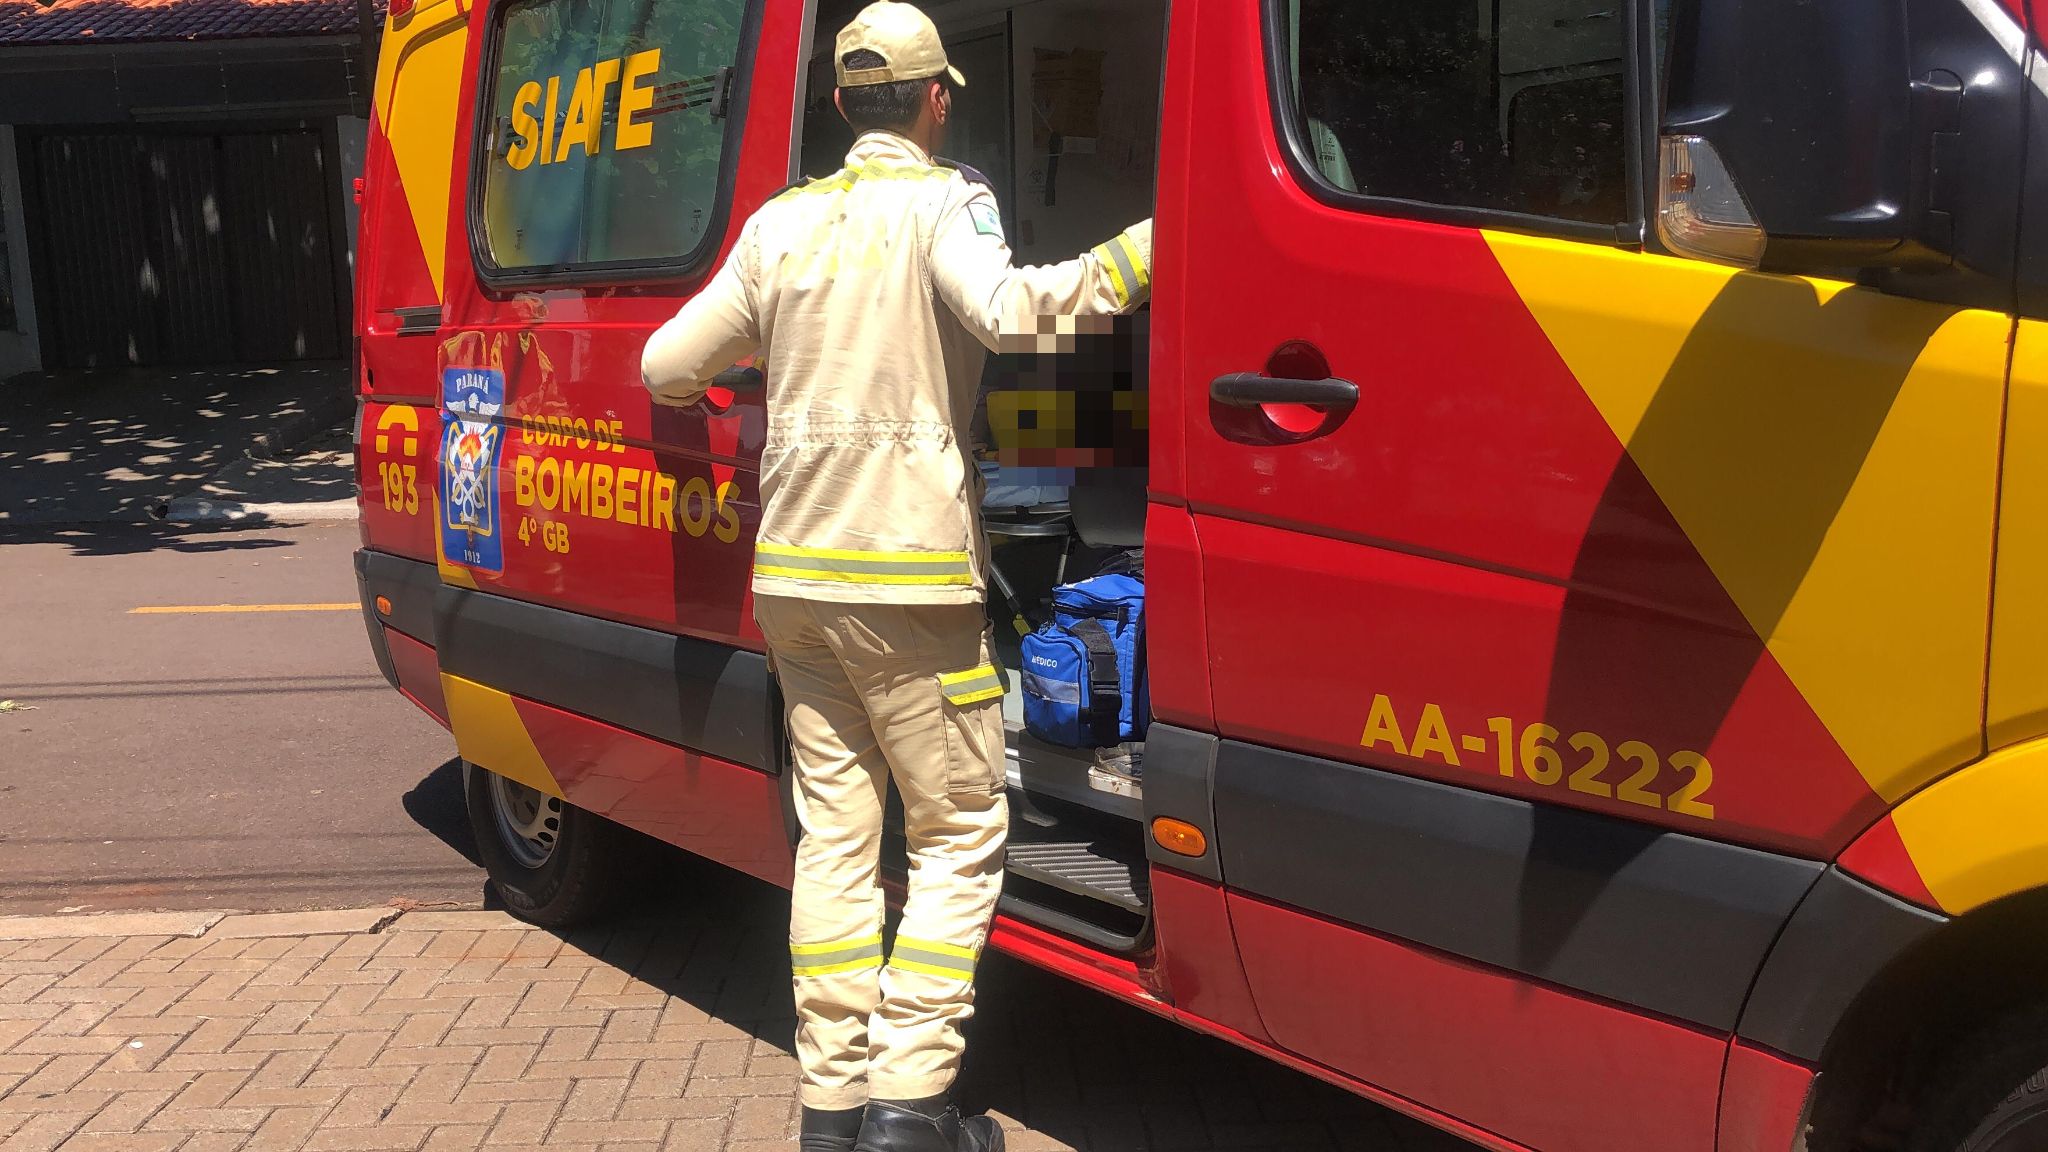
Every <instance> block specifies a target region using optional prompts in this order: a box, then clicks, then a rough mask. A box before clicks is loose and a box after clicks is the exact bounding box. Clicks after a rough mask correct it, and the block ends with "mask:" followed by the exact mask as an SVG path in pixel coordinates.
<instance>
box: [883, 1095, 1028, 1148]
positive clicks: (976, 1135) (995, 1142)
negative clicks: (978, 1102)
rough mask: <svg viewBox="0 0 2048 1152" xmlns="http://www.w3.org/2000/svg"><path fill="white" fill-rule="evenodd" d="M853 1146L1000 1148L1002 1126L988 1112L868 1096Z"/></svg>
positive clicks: (925, 1102) (1001, 1143) (1001, 1146)
mask: <svg viewBox="0 0 2048 1152" xmlns="http://www.w3.org/2000/svg"><path fill="white" fill-rule="evenodd" d="M938 1103H941V1104H943V1101H940V1102H938ZM853 1147H854V1152H1003V1130H1002V1129H1001V1128H1000V1127H998V1126H997V1125H996V1122H995V1121H994V1120H992V1119H990V1118H989V1117H987V1116H968V1117H965V1118H962V1117H961V1115H960V1110H959V1109H958V1108H955V1107H953V1106H952V1105H950V1104H944V1105H943V1110H939V1109H938V1108H934V1107H930V1106H928V1102H927V1101H922V1100H917V1101H910V1100H870V1101H868V1112H867V1117H866V1119H864V1120H862V1121H861V1125H860V1140H859V1141H858V1142H857V1143H855V1144H854V1146H853Z"/></svg>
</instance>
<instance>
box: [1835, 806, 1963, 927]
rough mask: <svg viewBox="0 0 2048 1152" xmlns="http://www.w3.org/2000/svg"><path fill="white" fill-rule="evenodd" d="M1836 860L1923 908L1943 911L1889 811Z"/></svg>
mask: <svg viewBox="0 0 2048 1152" xmlns="http://www.w3.org/2000/svg"><path fill="white" fill-rule="evenodd" d="M1836 863H1838V864H1840V865H1841V866H1842V870H1843V871H1844V872H1847V873H1848V874H1849V875H1851V876H1854V877H1856V878H1857V879H1858V880H1861V881H1863V882H1864V883H1866V884H1874V885H1876V886H1877V887H1879V888H1882V889H1884V890H1885V891H1887V892H1889V893H1891V894H1892V895H1894V896H1897V897H1898V898H1899V899H1901V900H1907V901H1911V902H1912V903H1914V904H1918V905H1920V906H1921V907H1923V908H1931V909H1933V910H1934V911H1937V912H1939V911H1941V905H1940V903H1938V902H1937V901H1936V900H1935V899H1934V893H1932V892H1930V891H1928V890H1927V881H1925V880H1923V879H1921V877H1920V869H1919V868H1917V867H1915V866H1914V864H1913V856H1912V854H1911V853H1910V852H1907V851H1906V842H1905V841H1904V840H1902V839H1900V838H1899V826H1898V825H1897V824H1894V823H1893V822H1892V818H1891V814H1890V813H1886V814H1885V816H1884V818H1883V819H1881V820H1879V821H1878V822H1877V823H1875V824H1872V825H1871V826H1870V830H1869V831H1867V832H1865V833H1864V834H1863V835H1861V836H1859V837H1857V838H1856V842H1855V843H1854V844H1851V845H1849V848H1848V850H1847V851H1845V852H1843V853H1842V857H1841V859H1840V860H1838V861H1836Z"/></svg>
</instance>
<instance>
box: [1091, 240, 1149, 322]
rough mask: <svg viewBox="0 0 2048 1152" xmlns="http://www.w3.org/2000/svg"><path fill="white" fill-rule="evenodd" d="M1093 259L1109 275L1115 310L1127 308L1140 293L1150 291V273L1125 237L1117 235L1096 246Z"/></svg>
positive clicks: (1134, 246)
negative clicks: (1097, 261)
mask: <svg viewBox="0 0 2048 1152" xmlns="http://www.w3.org/2000/svg"><path fill="white" fill-rule="evenodd" d="M1095 255H1096V257H1097V258H1098V259H1100V260H1101V261H1102V267H1103V268H1104V270H1106V271H1107V272H1108V273H1109V283H1110V287H1112V288H1114V289H1115V290H1116V304H1117V307H1119V308H1127V307H1129V306H1130V303H1131V300H1132V299H1133V298H1134V297H1135V296H1137V294H1138V293H1139V292H1140V291H1142V290H1144V289H1146V288H1149V287H1151V284H1152V275H1151V272H1150V271H1149V270H1148V269H1146V267H1145V261H1144V260H1143V258H1142V257H1141V256H1140V255H1139V253H1138V245H1137V243H1136V242H1135V241H1133V240H1132V239H1131V238H1130V236H1129V234H1127V233H1123V232H1119V233H1117V234H1116V235H1115V236H1112V237H1110V238H1109V239H1108V240H1106V241H1104V242H1103V243H1101V244H1097V245H1096V246H1095Z"/></svg>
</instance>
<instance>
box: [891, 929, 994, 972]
mask: <svg viewBox="0 0 2048 1152" xmlns="http://www.w3.org/2000/svg"><path fill="white" fill-rule="evenodd" d="M975 956H976V953H975V951H974V949H972V948H962V947H960V946H959V945H958V944H947V943H944V942H942V941H938V940H913V939H911V938H909V937H907V936H898V937H897V938H896V947H895V948H893V949H891V950H890V952H889V967H891V968H897V969H901V970H902V971H905V972H918V973H922V974H924V975H926V976H940V977H944V978H946V979H949V980H972V979H974V960H975Z"/></svg>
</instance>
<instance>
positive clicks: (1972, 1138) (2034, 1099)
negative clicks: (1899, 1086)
mask: <svg viewBox="0 0 2048 1152" xmlns="http://www.w3.org/2000/svg"><path fill="white" fill-rule="evenodd" d="M1906 1148H1907V1149H1908V1152H2038V1150H2040V1149H2043V1148H2048V1005H2039V1006H2036V1007H2035V1008H2033V1009H2031V1010H2030V1011H2027V1012H2023V1013H2021V1014H2019V1015H2018V1016H2015V1017H2012V1018H2011V1019H2008V1020H2007V1021H2006V1022H2005V1023H2004V1024H2002V1025H2000V1026H1998V1027H1996V1028H1993V1029H1992V1030H1990V1031H1989V1032H1986V1033H1985V1034H1983V1035H1982V1036H1980V1037H1978V1038H1977V1039H1976V1040H1973V1041H1970V1042H1968V1043H1966V1044H1964V1045H1963V1046H1962V1047H1961V1048H1960V1049H1959V1050H1958V1051H1957V1053H1956V1054H1955V1055H1954V1056H1952V1057H1951V1060H1950V1066H1949V1068H1948V1070H1947V1072H1946V1073H1945V1074H1943V1075H1942V1076H1941V1077H1940V1078H1939V1079H1938V1081H1937V1083H1936V1085H1935V1087H1934V1089H1933V1091H1932V1092H1930V1093H1929V1095H1928V1097H1927V1103H1926V1106H1925V1107H1923V1108H1922V1109H1921V1113H1920V1121H1919V1124H1918V1125H1917V1126H1916V1128H1915V1132H1914V1135H1913V1138H1912V1139H1911V1140H1909V1141H1907V1143H1906Z"/></svg>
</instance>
